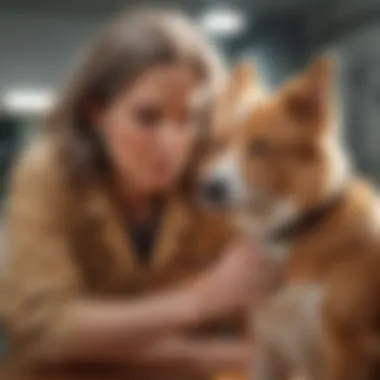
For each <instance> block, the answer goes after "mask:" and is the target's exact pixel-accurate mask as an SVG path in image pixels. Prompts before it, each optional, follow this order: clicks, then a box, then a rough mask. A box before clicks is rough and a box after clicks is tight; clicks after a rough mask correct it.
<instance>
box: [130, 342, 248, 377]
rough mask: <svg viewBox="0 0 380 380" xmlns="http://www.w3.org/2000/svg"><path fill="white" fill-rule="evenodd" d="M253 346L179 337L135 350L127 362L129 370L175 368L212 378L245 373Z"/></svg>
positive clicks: (169, 369) (170, 369)
mask: <svg viewBox="0 0 380 380" xmlns="http://www.w3.org/2000/svg"><path fill="white" fill-rule="evenodd" d="M251 348H252V345H251V344H249V342H247V341H231V340H222V339H216V338H215V339H189V338H184V337H182V336H181V337H180V336H174V337H170V338H162V339H159V340H157V341H155V342H153V343H151V344H150V345H149V346H147V347H144V348H142V349H140V350H136V351H135V352H134V354H133V355H130V356H129V357H128V359H127V360H126V363H127V365H128V364H129V365H131V366H132V367H135V368H136V367H138V366H139V365H140V366H143V367H144V369H146V368H149V369H150V370H155V369H163V370H165V369H166V370H168V371H173V370H175V369H177V370H179V371H184V372H185V373H189V372H190V373H194V374H197V375H204V376H213V375H215V374H221V373H225V372H227V373H229V372H234V373H242V374H243V373H246V371H247V369H248V366H249V361H250V360H251V359H252V357H251Z"/></svg>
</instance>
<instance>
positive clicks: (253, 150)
mask: <svg viewBox="0 0 380 380" xmlns="http://www.w3.org/2000/svg"><path fill="white" fill-rule="evenodd" d="M268 152H269V144H268V143H267V142H266V141H265V140H254V141H252V142H251V143H250V145H249V154H250V155H251V156H264V155H266V154H267V153H268Z"/></svg>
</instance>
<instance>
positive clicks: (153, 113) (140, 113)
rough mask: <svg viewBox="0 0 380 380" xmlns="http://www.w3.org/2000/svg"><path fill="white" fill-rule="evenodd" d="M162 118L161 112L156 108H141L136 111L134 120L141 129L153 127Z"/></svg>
mask: <svg viewBox="0 0 380 380" xmlns="http://www.w3.org/2000/svg"><path fill="white" fill-rule="evenodd" d="M162 116H163V115H162V111H161V110H160V109H159V108H156V107H141V108H138V109H137V110H136V120H137V122H138V123H139V124H140V125H141V126H142V127H153V126H155V125H156V124H158V123H159V122H160V121H161V119H162Z"/></svg>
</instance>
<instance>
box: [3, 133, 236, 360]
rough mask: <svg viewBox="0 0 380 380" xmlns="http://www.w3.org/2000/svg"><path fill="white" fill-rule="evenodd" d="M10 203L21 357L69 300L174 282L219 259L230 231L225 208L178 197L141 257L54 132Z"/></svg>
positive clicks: (12, 299) (33, 154)
mask: <svg viewBox="0 0 380 380" xmlns="http://www.w3.org/2000/svg"><path fill="white" fill-rule="evenodd" d="M8 206H9V213H8V219H7V226H8V230H7V237H8V243H9V244H8V249H9V251H8V252H7V254H8V255H9V257H8V260H7V267H6V277H7V287H6V293H7V294H6V297H5V300H4V303H3V306H4V310H5V315H6V326H7V329H8V333H9V337H10V342H11V345H12V353H13V354H14V355H18V356H19V357H22V355H23V354H24V353H25V352H27V350H30V349H36V348H37V347H38V345H39V343H40V342H41V341H42V340H43V337H44V334H49V326H52V325H53V324H54V323H55V321H56V320H57V319H58V318H59V317H60V312H61V310H62V309H64V308H65V304H66V303H67V302H69V301H70V300H72V299H74V298H81V297H92V298H107V299H110V298H121V299H128V297H138V296H143V295H145V294H148V293H150V292H153V291H157V290H159V289H163V288H165V287H173V286H176V285H178V284H179V283H180V282H182V281H185V280H188V279H189V278H191V276H194V274H196V273H198V272H199V271H201V270H203V269H204V268H205V267H207V266H208V265H210V264H212V262H213V261H214V260H215V259H216V258H217V257H218V256H219V254H220V252H221V250H222V248H223V246H224V244H225V243H226V242H227V241H228V240H229V239H230V237H231V232H232V230H231V228H230V227H229V226H228V223H226V222H225V220H223V219H222V218H220V217H217V216H216V215H207V214H205V213H204V212H201V211H200V210H199V209H197V208H196V207H194V206H191V205H190V204H189V203H188V202H185V201H184V200H183V199H181V197H173V199H172V200H171V202H169V206H168V208H167V211H166V215H165V217H164V221H163V225H162V228H161V230H160V232H159V236H158V239H157V241H156V244H155V247H154V252H153V260H152V262H151V264H150V265H148V266H143V265H141V264H139V262H138V261H137V260H136V255H135V254H134V253H133V249H134V248H133V244H132V243H131V241H130V238H129V236H128V234H127V233H126V230H125V223H124V222H123V221H122V220H121V218H120V216H119V215H118V212H117V210H116V209H115V208H114V207H113V205H112V202H110V197H109V196H107V194H106V191H105V189H104V187H102V186H92V187H91V188H85V189H82V190H81V191H78V190H77V189H76V190H74V188H72V187H70V186H68V184H67V181H65V180H64V178H63V177H62V176H61V163H60V162H59V159H58V155H57V149H56V145H55V143H54V142H53V141H52V140H45V141H41V142H39V143H38V144H36V145H35V146H34V147H33V148H32V149H29V150H28V151H27V153H26V154H25V155H24V156H23V157H22V159H21V161H20V162H19V165H18V166H17V168H16V171H15V174H14V178H13V184H12V187H11V197H10V203H9V205H8Z"/></svg>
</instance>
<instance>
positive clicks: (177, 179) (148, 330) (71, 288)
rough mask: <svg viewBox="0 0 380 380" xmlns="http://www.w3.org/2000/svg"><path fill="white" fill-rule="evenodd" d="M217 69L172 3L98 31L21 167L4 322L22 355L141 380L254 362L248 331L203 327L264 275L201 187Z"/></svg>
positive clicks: (227, 312)
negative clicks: (202, 196) (205, 203)
mask: <svg viewBox="0 0 380 380" xmlns="http://www.w3.org/2000/svg"><path fill="white" fill-rule="evenodd" d="M217 73H218V70H217V65H216V62H215V59H214V57H213V56H212V53H211V52H210V51H209V49H208V47H207V45H206V44H205V43H204V42H203V41H202V40H201V39H200V38H199V36H197V35H196V33H195V31H194V30H193V29H192V28H191V26H189V25H188V24H187V23H186V21H184V20H183V19H181V17H179V16H176V15H173V14H160V13H141V14H134V15H129V16H128V15H127V16H125V17H122V18H121V19H120V20H118V21H117V22H115V23H114V24H112V25H111V26H110V27H109V28H107V29H106V30H105V31H104V32H103V33H102V34H101V35H100V36H99V38H98V39H97V40H96V41H95V43H94V44H93V46H92V47H91V49H90V51H89V52H88V55H87V56H86V59H85V60H84V62H83V63H82V65H81V66H80V67H79V70H78V72H77V73H76V75H75V76H74V79H73V81H72V82H71V83H70V85H69V86H68V90H67V91H66V92H65V93H64V95H63V97H62V99H61V100H60V102H59V103H58V106H57V107H56V109H55V110H54V112H53V114H52V118H51V119H50V122H49V126H48V129H47V130H46V132H45V133H44V136H43V137H42V138H41V139H40V142H39V143H38V144H37V145H34V146H33V147H32V148H31V149H29V150H28V151H27V152H26V154H25V155H24V156H23V157H22V159H21V161H20V162H19V165H18V167H17V169H16V172H15V174H14V178H13V183H12V187H11V200H10V209H9V240H10V242H9V243H10V245H9V249H10V265H9V270H8V279H9V290H8V295H9V300H8V302H7V313H6V326H7V330H8V333H9V337H10V342H11V344H12V348H11V351H12V356H13V358H15V360H17V365H18V366H20V365H21V363H23V364H24V365H26V366H33V365H40V364H44V365H46V364H49V365H57V364H59V365H68V364H69V363H77V364H78V363H82V364H83V363H102V364H105V363H106V364H107V365H108V364H109V365H112V366H115V367H120V368H123V370H125V371H126V373H128V374H130V375H131V376H132V374H133V378H134V379H138V378H141V377H142V376H143V375H145V374H146V375H147V376H148V374H149V378H153V377H152V373H153V372H152V371H154V373H155V374H156V375H157V373H159V375H160V376H162V377H163V378H165V379H167V378H168V374H170V375H172V374H176V375H178V373H179V371H180V372H181V378H186V376H188V377H189V378H198V377H204V376H206V377H207V376H209V375H212V374H214V373H218V372H223V371H229V370H243V368H244V367H245V365H246V364H247V359H248V353H249V350H248V348H247V347H249V345H247V342H246V340H245V338H244V337H242V338H241V339H240V338H239V339H233V340H223V339H222V338H220V337H219V338H218V337H217V335H213V336H212V337H209V336H208V335H206V333H203V334H201V333H199V335H197V334H196V331H197V328H198V327H199V328H201V327H202V326H205V325H208V324H211V327H215V326H216V325H217V322H218V321H222V320H225V319H226V318H232V319H233V317H234V315H238V314H240V315H242V312H243V311H244V308H245V306H246V305H247V303H248V295H249V293H250V291H251V286H252V285H253V280H254V278H252V276H253V274H252V272H254V270H252V268H253V265H254V261H255V257H254V255H252V254H251V252H249V250H248V249H247V248H246V247H245V246H244V244H238V243H236V244H233V231H232V229H231V228H230V227H229V226H228V223H227V222H226V221H225V220H224V218H223V217H221V216H219V215H212V214H211V213H210V212H206V211H202V210H201V209H199V208H198V207H197V206H196V204H194V202H193V201H192V197H191V170H190V169H192V168H193V167H194V166H195V163H196V162H195V160H196V157H195V156H196V155H195V153H196V151H197V149H198V147H199V142H200V140H201V135H202V132H204V131H202V128H204V126H203V127H202V124H204V121H206V120H207V112H208V109H207V107H206V106H209V105H210V104H212V103H211V102H212V100H213V93H215V92H214V90H215V86H214V84H215V81H217V80H218V76H217V75H216V74H217ZM209 109H210V108H209ZM229 243H231V244H230V245H229V246H230V248H227V245H228V244H229ZM223 252H225V254H223ZM206 330H207V331H209V330H208V329H206ZM16 358H17V359H16ZM92 368H93V367H92ZM107 368H108V367H107ZM185 375H186V376H185ZM184 376H185V377H184Z"/></svg>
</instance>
